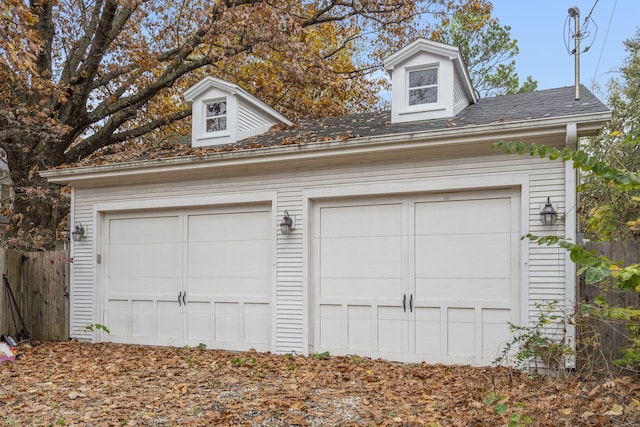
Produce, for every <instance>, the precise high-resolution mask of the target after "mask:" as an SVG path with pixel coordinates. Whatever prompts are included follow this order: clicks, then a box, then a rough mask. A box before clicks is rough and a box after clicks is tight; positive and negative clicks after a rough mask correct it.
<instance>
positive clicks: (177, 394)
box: [0, 341, 640, 426]
mask: <svg viewBox="0 0 640 427" xmlns="http://www.w3.org/2000/svg"><path fill="white" fill-rule="evenodd" d="M22 352H23V355H22V357H20V358H19V359H18V360H17V361H16V362H15V363H9V362H5V363H2V364H0V410H2V417H0V420H1V419H4V421H3V422H4V424H5V425H16V426H23V425H54V426H55V425H68V426H70V425H77V426H112V425H138V426H140V425H144V426H165V425H166V426H206V425H246V426H349V425H357V426H370V425H376V426H377V425H395V426H421V425H427V426H437V425H442V426H444V425H465V426H499V425H507V424H508V423H509V421H510V420H512V421H513V422H515V421H516V420H519V422H520V423H521V425H526V424H524V423H529V424H531V425H536V426H546V425H549V426H580V425H585V426H600V425H607V424H610V425H640V383H639V382H638V380H635V379H631V378H614V379H612V378H604V379H602V378H601V379H599V380H597V379H589V380H585V379H580V378H576V377H571V378H570V379H568V380H564V381H561V380H553V379H550V378H538V379H529V378H527V377H526V376H525V375H522V374H520V373H518V372H514V371H511V370H508V369H503V368H473V367H468V366H443V365H427V364H399V363H391V362H385V361H380V360H371V359H367V358H360V357H356V356H352V357H325V356H326V355H316V356H315V357H314V356H310V357H303V356H292V355H272V354H265V353H255V352H250V353H231V352H225V351H215V350H202V349H196V348H165V347H144V346H132V345H118V344H88V343H79V342H75V341H70V342H45V343H42V344H41V345H38V346H35V347H33V348H26V349H22ZM513 425H517V424H513Z"/></svg>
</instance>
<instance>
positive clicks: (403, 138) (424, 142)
mask: <svg viewBox="0 0 640 427" xmlns="http://www.w3.org/2000/svg"><path fill="white" fill-rule="evenodd" d="M610 118H611V112H610V111H608V112H601V113H590V114H583V115H573V116H564V117H556V118H544V119H532V120H522V121H517V122H507V123H491V124H486V125H478V126H465V127H461V128H448V129H438V130H428V131H421V132H407V133H397V134H387V135H377V136H369V137H361V138H351V139H347V140H334V141H326V142H317V143H316V142H314V143H310V144H296V145H282V146H272V147H268V148H260V149H248V150H235V151H227V152H216V153H211V154H205V155H199V156H179V157H170V158H162V159H153V160H140V161H132V162H125V163H114V164H106V165H97V166H84V167H76V168H67V169H53V170H46V171H40V175H41V176H42V177H44V178H46V179H48V180H49V181H50V182H55V183H58V184H67V185H72V186H74V185H78V186H80V185H83V184H87V185H93V184H99V185H105V184H107V183H108V182H109V181H111V180H116V181H122V180H123V179H127V178H132V177H134V176H137V177H141V176H151V175H155V174H167V173H169V172H172V171H182V172H189V171H196V170H199V171H201V170H203V169H218V168H223V167H234V166H235V167H242V166H246V165H258V164H269V163H274V164H275V163H278V162H283V161H290V160H293V159H294V158H295V159H296V160H300V161H303V160H308V159H320V158H323V157H328V156H334V155H335V154H336V152H337V151H338V150H339V151H340V154H345V155H346V154H373V153H375V152H389V151H394V150H411V149H424V148H428V147H447V146H449V147H453V146H456V145H461V144H470V143H474V144H476V143H484V142H488V141H495V140H499V139H510V138H513V137H514V136H515V137H520V138H525V137H540V136H545V135H551V134H562V133H563V132H565V129H566V125H567V124H568V123H576V124H577V133H578V136H579V137H581V136H591V135H594V134H595V133H597V131H598V130H599V129H600V128H601V127H602V125H603V123H604V122H606V121H608V120H609V119H610Z"/></svg>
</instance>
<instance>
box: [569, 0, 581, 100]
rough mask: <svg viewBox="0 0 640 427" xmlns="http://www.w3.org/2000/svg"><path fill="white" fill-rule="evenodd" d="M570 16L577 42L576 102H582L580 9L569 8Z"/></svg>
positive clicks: (574, 51)
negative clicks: (574, 27)
mask: <svg viewBox="0 0 640 427" xmlns="http://www.w3.org/2000/svg"><path fill="white" fill-rule="evenodd" d="M569 16H570V17H572V18H573V21H574V23H575V26H576V32H575V35H574V37H573V39H574V41H575V48H574V50H573V55H574V57H575V61H576V62H575V64H576V65H575V73H576V76H575V78H576V101H579V100H580V39H581V38H582V34H581V33H580V9H578V7H577V6H573V7H570V8H569Z"/></svg>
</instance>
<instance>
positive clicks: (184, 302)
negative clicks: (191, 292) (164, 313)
mask: <svg viewBox="0 0 640 427" xmlns="http://www.w3.org/2000/svg"><path fill="white" fill-rule="evenodd" d="M186 297H187V291H184V294H182V305H184V306H185V307H186V306H187V302H186V301H185V298H186Z"/></svg>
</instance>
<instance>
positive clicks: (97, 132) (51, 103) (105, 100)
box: [0, 0, 486, 248]
mask: <svg viewBox="0 0 640 427" xmlns="http://www.w3.org/2000/svg"><path fill="white" fill-rule="evenodd" d="M485 4H486V1H485V0H450V1H442V0H422V1H407V0H360V1H357V2H353V1H348V0H346V1H345V0H313V1H305V2H300V1H293V0H282V1H277V2H275V1H261V0H224V1H223V0H208V1H203V0H178V1H166V0H145V1H143V0H31V1H29V2H26V1H24V0H3V2H2V3H1V5H0V147H2V148H3V149H4V150H5V152H6V154H7V159H8V165H9V168H10V171H11V179H12V182H13V195H14V197H13V199H12V200H11V204H10V209H11V211H10V221H11V223H10V226H9V232H8V235H7V238H8V240H7V242H8V243H9V244H10V245H12V246H18V247H25V248H34V247H36V248H49V247H51V246H52V245H53V243H54V241H55V238H56V231H57V228H58V226H59V224H60V221H61V220H63V218H64V217H65V215H66V214H67V212H68V202H67V201H66V200H67V198H66V197H65V196H64V194H61V189H60V188H59V187H57V186H53V185H51V184H49V183H47V182H46V181H45V180H43V179H42V178H40V177H39V176H38V171H39V170H42V169H46V168H52V167H56V166H59V165H63V164H68V163H74V162H76V161H78V160H81V159H83V158H85V157H86V156H88V155H90V154H92V153H94V152H96V151H97V150H101V149H104V148H105V147H109V146H113V145H117V144H122V143H125V142H127V141H131V140H135V139H136V138H140V137H143V136H145V135H153V134H154V133H156V132H165V133H166V132H170V133H172V132H176V131H179V130H180V127H181V126H186V125H185V121H184V119H186V118H188V117H189V115H190V108H189V106H188V105H187V104H186V103H184V101H183V100H182V98H181V96H180V94H181V92H182V90H183V88H184V87H186V86H189V85H190V84H193V83H194V82H195V81H197V80H198V79H199V78H200V77H201V76H202V75H204V74H211V75H215V76H218V77H221V78H224V79H226V80H229V81H232V82H235V83H237V84H240V85H241V86H243V87H244V88H245V89H247V90H248V91H250V92H252V93H254V94H256V95H257V96H259V97H260V98H261V99H263V100H265V101H266V102H267V103H269V104H271V105H273V106H274V107H275V108H277V109H278V110H279V111H281V112H283V113H284V114H286V115H288V116H290V117H291V118H293V119H297V118H300V117H319V116H322V115H326V114H341V113H344V112H346V111H354V110H358V109H366V108H369V107H371V106H372V105H373V104H374V103H375V102H376V100H375V96H374V94H375V90H376V82H375V80H371V79H368V78H367V73H368V72H371V71H373V70H375V69H376V67H377V66H379V64H380V59H381V58H382V57H384V56H386V55H388V54H389V53H390V52H392V51H394V50H395V49H397V48H398V47H399V46H402V45H404V44H406V43H407V42H409V41H411V40H412V39H413V38H414V37H415V36H416V35H418V34H424V33H425V32H428V30H429V25H430V23H432V22H438V20H441V19H442V18H443V17H445V16H446V14H451V13H455V11H456V10H458V8H460V7H462V6H465V7H467V8H472V9H474V8H482V7H484V5H485ZM187 125H188V124H187ZM5 243H6V242H5Z"/></svg>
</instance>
